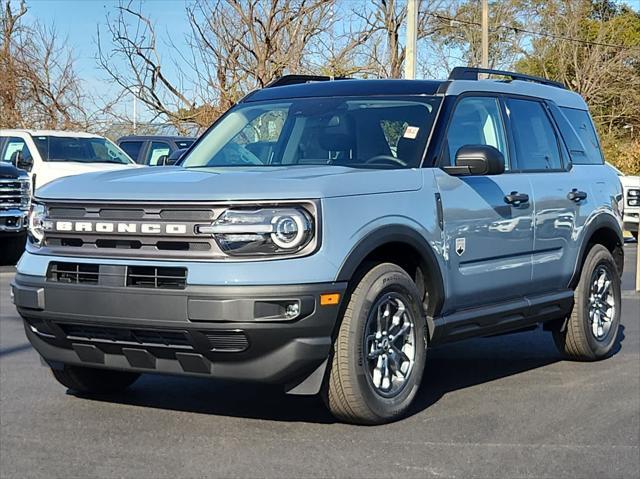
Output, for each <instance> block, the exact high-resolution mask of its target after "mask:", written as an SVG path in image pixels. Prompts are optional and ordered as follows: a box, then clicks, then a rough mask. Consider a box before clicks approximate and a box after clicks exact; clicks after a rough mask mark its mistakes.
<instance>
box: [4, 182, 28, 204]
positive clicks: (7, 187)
mask: <svg viewBox="0 0 640 479" xmlns="http://www.w3.org/2000/svg"><path fill="white" fill-rule="evenodd" d="M29 186H30V183H29V180H27V179H6V178H2V179H0V210H8V209H16V210H20V211H27V210H28V209H29V202H30V196H31V192H30V191H29Z"/></svg>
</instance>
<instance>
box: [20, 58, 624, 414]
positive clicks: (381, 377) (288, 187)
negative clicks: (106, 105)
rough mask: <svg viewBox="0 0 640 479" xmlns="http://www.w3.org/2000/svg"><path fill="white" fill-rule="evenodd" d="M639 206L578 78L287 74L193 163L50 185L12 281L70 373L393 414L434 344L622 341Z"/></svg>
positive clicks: (36, 342) (35, 336)
mask: <svg viewBox="0 0 640 479" xmlns="http://www.w3.org/2000/svg"><path fill="white" fill-rule="evenodd" d="M479 73H491V74H493V75H497V76H501V77H503V78H505V80H503V81H497V80H479V79H478V74H479ZM621 202H622V190H621V186H620V182H619V180H618V178H617V177H616V175H615V173H614V172H613V171H612V170H611V169H610V168H608V167H606V166H604V165H603V158H602V153H601V150H600V147H599V144H598V139H597V137H596V133H595V130H594V127H593V123H592V121H591V119H590V116H589V113H588V110H587V106H586V105H585V102H584V101H583V100H582V98H581V97H580V96H579V95H577V94H575V93H572V92H570V91H568V90H567V89H565V88H564V87H563V86H562V85H559V84H556V83H553V82H550V81H548V80H545V79H541V78H534V77H528V76H524V75H519V74H516V73H512V72H499V71H485V70H478V69H467V68H462V69H456V70H454V71H453V72H452V74H451V76H450V77H449V79H448V80H447V81H406V80H351V79H340V80H335V81H330V80H329V79H328V78H323V77H300V76H287V77H283V78H281V79H279V80H277V81H276V82H274V83H273V84H271V85H269V86H268V87H267V88H264V89H262V90H259V91H256V92H254V93H252V94H250V95H248V96H247V97H246V98H244V99H243V100H242V101H241V102H239V103H238V104H237V105H236V106H234V107H233V108H231V109H230V110H229V111H228V112H227V113H226V114H225V115H224V116H223V117H222V118H220V119H219V120H218V121H217V122H216V123H215V124H214V125H213V126H212V127H211V128H210V129H209V130H208V131H207V132H206V133H205V134H204V135H203V136H202V137H201V138H200V139H199V140H198V141H197V142H196V143H195V144H194V145H193V146H192V147H191V148H190V150H189V151H188V152H187V154H186V156H185V157H184V159H183V160H182V163H181V165H180V166H178V167H168V168H162V169H138V170H132V171H113V172H107V173H95V174H93V173H92V174H86V175H81V176H75V177H70V178H65V179H62V180H59V181H56V182H53V183H51V184H49V185H47V186H45V187H43V188H41V189H40V190H39V191H38V194H37V198H36V199H35V201H34V204H33V206H32V211H31V214H30V240H29V243H28V246H27V251H26V253H25V254H24V255H23V257H22V259H21V261H20V263H19V265H18V272H17V274H16V277H15V281H14V283H13V285H12V288H13V295H14V301H15V304H16V306H17V308H18V311H19V312H20V314H21V315H22V317H23V318H24V322H25V328H26V334H27V337H28V338H29V340H30V341H31V343H32V344H33V346H34V347H35V349H36V350H37V351H38V352H39V353H40V355H41V356H42V357H43V358H44V360H45V361H46V363H47V364H48V365H49V366H50V367H51V368H52V371H53V374H54V376H55V377H56V379H57V380H58V381H59V382H61V383H62V384H63V385H64V386H66V387H68V388H70V389H72V390H75V391H79V392H82V393H85V394H86V393H95V392H102V393H105V392H115V391H118V390H122V389H124V388H126V387H127V386H129V385H130V384H132V383H133V382H134V381H135V380H136V378H137V377H138V376H139V375H140V374H141V373H171V374H188V375H194V376H207V377H215V378H226V379H234V380H247V381H260V382H268V383H276V384H281V385H283V387H284V388H285V390H286V391H287V392H289V393H293V394H321V395H322V397H323V398H324V399H325V401H326V403H327V405H328V407H329V409H330V410H331V412H332V413H333V414H334V415H335V416H336V417H337V418H339V419H342V420H345V421H349V422H355V423H364V424H378V423H383V422H388V421H391V420H394V419H396V418H398V417H400V416H402V415H403V414H405V413H406V411H407V409H408V407H409V405H410V404H411V401H412V400H413V398H414V397H415V395H416V391H417V390H418V387H419V386H420V383H421V380H422V375H423V374H422V373H423V368H424V365H425V361H426V360H427V357H428V348H429V347H431V346H432V345H435V344H440V343H443V342H447V341H455V340H460V339H465V338H469V337H474V336H488V335H495V334H500V333H505V332H510V331H517V330H522V329H526V328H531V327H536V326H537V325H539V324H540V323H544V327H545V328H546V329H548V330H550V331H551V332H552V334H553V337H554V339H555V342H556V344H557V345H558V347H559V349H560V350H561V351H562V352H564V353H566V355H567V356H568V357H571V358H574V359H579V360H594V359H600V358H603V357H606V356H607V355H608V354H610V353H611V352H612V351H614V350H615V346H616V343H617V340H618V338H617V337H618V327H619V322H620V275H621V272H622V265H623V248H622V245H623V239H622V230H621V219H622V218H621ZM212 400H215V399H213V398H212Z"/></svg>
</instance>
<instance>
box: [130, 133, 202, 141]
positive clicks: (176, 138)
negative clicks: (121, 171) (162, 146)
mask: <svg viewBox="0 0 640 479" xmlns="http://www.w3.org/2000/svg"><path fill="white" fill-rule="evenodd" d="M131 140H143V141H144V140H167V141H185V140H188V141H195V140H196V138H195V137H193V136H172V135H127V136H121V137H120V138H118V141H119V142H120V141H131Z"/></svg>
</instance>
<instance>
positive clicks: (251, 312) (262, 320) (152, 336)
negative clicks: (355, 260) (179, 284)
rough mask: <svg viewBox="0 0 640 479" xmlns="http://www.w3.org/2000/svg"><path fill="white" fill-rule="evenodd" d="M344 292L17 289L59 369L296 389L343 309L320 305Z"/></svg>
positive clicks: (29, 323) (24, 283) (30, 326)
mask: <svg viewBox="0 0 640 479" xmlns="http://www.w3.org/2000/svg"><path fill="white" fill-rule="evenodd" d="M345 288H346V284H345V283H326V284H312V285H295V286H291V285H285V286H186V287H185V288H184V289H180V290H170V289H153V288H134V287H109V286H102V285H97V284H96V285H84V284H62V283H56V282H51V281H47V280H46V279H45V278H41V277H33V276H26V275H22V274H17V275H16V278H15V280H14V282H13V283H12V291H13V296H14V302H15V304H16V307H17V309H18V312H19V313H20V315H21V316H22V317H23V319H24V321H25V329H26V334H27V337H28V339H29V341H30V342H31V344H32V345H33V346H34V348H35V349H36V350H37V351H38V352H39V353H40V355H41V356H42V357H43V358H44V359H45V361H47V362H48V363H49V364H50V365H51V366H52V367H57V366H59V365H62V364H72V365H82V366H90V367H98V368H108V369H120V370H129V371H138V372H157V373H171V374H187V375H198V376H203V375H204V376H210V377H216V378H227V379H237V380H248V381H260V382H268V383H276V384H284V385H288V386H289V388H292V387H295V386H296V385H298V384H299V383H301V382H302V381H304V379H305V378H306V377H307V376H309V375H310V374H311V373H313V372H314V371H316V370H317V369H318V367H319V366H321V365H322V364H323V363H324V361H325V360H326V358H327V357H328V354H329V351H330V348H331V343H332V339H331V338H332V333H333V330H334V327H335V324H336V320H337V317H338V310H339V307H340V302H338V303H337V304H330V305H325V306H321V305H320V300H319V298H320V295H321V294H327V293H339V294H340V298H342V295H343V293H344V290H345ZM294 305H296V306H294ZM292 318H293V319H292ZM312 389H314V388H312Z"/></svg>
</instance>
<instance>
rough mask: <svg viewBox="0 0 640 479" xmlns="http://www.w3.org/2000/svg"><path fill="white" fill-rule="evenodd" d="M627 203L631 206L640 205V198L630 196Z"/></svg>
mask: <svg viewBox="0 0 640 479" xmlns="http://www.w3.org/2000/svg"><path fill="white" fill-rule="evenodd" d="M627 204H628V205H629V206H640V198H628V199H627Z"/></svg>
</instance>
